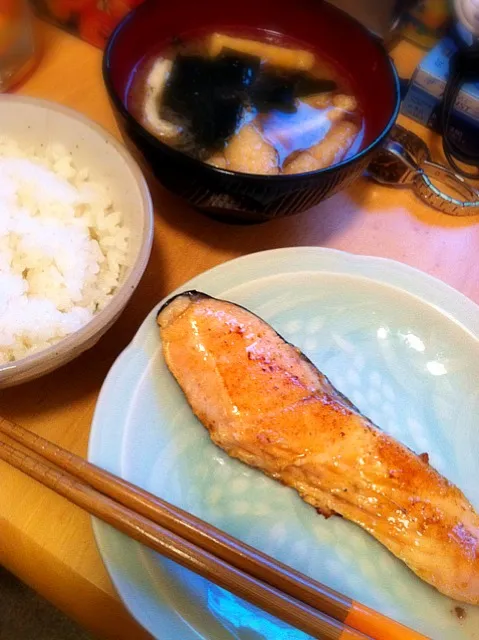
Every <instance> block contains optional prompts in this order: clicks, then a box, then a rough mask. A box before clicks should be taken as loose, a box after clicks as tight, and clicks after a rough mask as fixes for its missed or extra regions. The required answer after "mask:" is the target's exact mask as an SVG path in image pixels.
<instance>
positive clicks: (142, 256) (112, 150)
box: [0, 96, 153, 389]
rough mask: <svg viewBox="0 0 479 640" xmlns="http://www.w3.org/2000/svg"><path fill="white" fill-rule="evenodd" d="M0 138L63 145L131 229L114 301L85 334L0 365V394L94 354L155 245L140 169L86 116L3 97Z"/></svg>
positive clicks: (41, 102) (48, 104)
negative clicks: (108, 193) (107, 193)
mask: <svg viewBox="0 0 479 640" xmlns="http://www.w3.org/2000/svg"><path fill="white" fill-rule="evenodd" d="M0 135H8V136H9V137H11V138H14V139H16V140H17V141H18V142H19V143H20V144H21V145H25V146H30V145H33V146H37V145H40V144H42V143H43V144H46V143H50V142H58V143H60V144H62V145H64V146H65V147H66V148H67V149H68V150H69V151H70V152H71V153H72V156H73V161H74V162H75V163H77V164H78V165H80V166H87V167H89V169H90V171H91V175H93V176H94V178H95V181H97V182H100V181H101V182H102V183H104V184H105V185H107V186H108V188H109V189H110V190H111V195H112V199H113V202H114V204H115V207H116V209H118V210H120V211H121V212H122V214H123V216H124V224H125V225H126V226H128V227H129V229H130V238H129V251H128V266H127V268H126V269H124V272H123V274H122V277H121V281H120V285H119V287H118V289H117V290H116V291H115V293H114V295H113V297H112V299H111V301H110V302H109V303H108V304H107V305H106V307H105V308H104V309H103V310H102V311H100V312H99V313H97V314H96V315H95V316H94V317H93V319H92V320H91V321H90V322H89V323H88V324H86V325H85V326H83V327H82V328H81V329H79V330H78V331H76V332H75V333H72V334H71V335H69V336H67V337H65V338H63V339H62V340H60V341H59V342H57V343H56V344H54V345H53V346H51V347H49V348H46V349H44V350H42V351H39V352H37V353H34V354H32V355H29V356H27V357H25V358H22V359H19V360H17V361H14V362H9V363H6V364H2V365H0V389H4V388H6V387H10V386H14V385H17V384H20V383H23V382H27V381H30V380H33V379H35V378H38V377H39V376H42V375H44V374H46V373H49V372H51V371H53V370H54V369H57V368H58V367H60V366H62V365H64V364H66V363H67V362H69V361H71V360H73V359H74V358H76V357H77V356H79V355H80V354H81V353H83V352H84V351H86V350H87V349H90V348H91V347H92V346H93V345H94V344H96V342H98V340H99V339H100V338H101V336H102V335H103V334H104V333H105V332H106V331H107V330H108V329H109V328H110V327H111V326H112V325H113V323H114V322H115V321H116V320H117V318H118V316H119V315H120V314H121V312H122V311H123V309H124V308H125V306H126V304H127V303H128V301H129V299H130V297H131V296H132V294H133V292H134V290H135V289H136V287H137V285H138V283H139V281H140V279H141V277H142V275H143V273H144V271H145V268H146V265H147V263H148V259H149V257H150V253H151V246H152V240H153V206H152V202H151V197H150V193H149V190H148V186H147V184H146V181H145V179H144V177H143V174H142V173H141V170H140V168H139V167H138V165H137V164H136V162H135V161H134V160H133V158H132V156H131V155H130V153H129V152H128V151H127V150H126V148H125V147H124V146H123V145H122V144H121V143H119V142H118V141H117V140H116V139H115V138H113V136H111V135H110V134H109V133H107V132H106V131H105V130H104V129H103V128H102V127H100V126H98V125H97V124H95V123H94V122H92V121H91V120H89V119H88V118H86V117H84V116H83V115H82V114H80V113H78V112H76V111H73V110H71V109H67V108H66V107H63V106H61V105H58V104H55V103H51V102H47V101H44V100H38V99H35V98H23V97H17V96H0Z"/></svg>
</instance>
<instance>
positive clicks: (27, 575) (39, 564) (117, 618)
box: [0, 23, 479, 640]
mask: <svg viewBox="0 0 479 640" xmlns="http://www.w3.org/2000/svg"><path fill="white" fill-rule="evenodd" d="M38 28H39V35H40V37H41V40H42V43H43V57H42V59H41V62H40V65H39V67H38V68H37V70H36V71H35V73H34V74H33V75H32V76H31V77H30V78H29V80H28V81H27V82H26V83H25V84H24V85H23V86H21V87H20V88H19V89H18V93H21V94H24V95H30V96H37V97H42V98H47V99H50V100H54V101H57V102H60V103H62V104H65V105H67V106H69V107H73V108H75V109H78V110H79V111H82V112H83V113H84V114H86V115H87V116H89V117H90V118H92V119H93V120H95V121H97V122H98V123H100V124H101V125H103V126H104V127H105V128H106V129H108V130H110V131H112V132H113V133H114V134H116V135H118V129H117V127H116V125H115V121H114V117H113V113H112V110H111V108H110V106H109V103H108V100H107V96H106V92H105V89H104V87H103V83H102V77H101V52H100V51H98V50H96V49H94V48H93V47H91V46H89V45H87V44H85V43H83V42H81V41H79V40H77V39H75V38H73V37H71V36H69V35H67V34H65V33H63V32H61V31H59V30H57V29H55V28H53V27H51V26H48V25H45V24H42V23H39V25H38ZM419 56H420V53H419V51H417V50H416V49H415V48H414V47H413V46H412V45H409V44H407V43H401V44H400V45H399V46H398V47H397V48H396V50H395V52H394V58H395V60H396V63H397V66H398V69H399V72H400V74H402V75H406V74H409V73H410V72H411V71H412V70H413V69H414V67H415V65H416V63H417V61H418V59H419ZM406 123H407V125H408V126H410V127H411V128H413V129H414V130H415V131H417V132H419V133H420V134H421V135H422V136H423V137H424V138H425V139H426V140H427V141H428V143H429V144H430V146H431V148H432V150H433V154H434V155H435V157H436V158H438V157H439V141H438V139H437V137H436V136H434V135H433V134H431V133H430V132H428V131H426V130H425V129H423V128H422V127H419V126H418V125H415V124H413V123H411V122H410V121H406ZM151 189H152V193H153V197H154V201H155V209H156V220H155V242H154V248H153V253H152V257H151V260H150V263H149V266H148V269H147V271H146V274H145V276H144V278H143V280H142V282H141V284H140V286H139V288H138V290H137V292H136V293H135V295H134V297H133V299H132V301H131V303H130V304H129V306H128V308H127V309H126V311H125V313H124V314H123V316H122V317H121V318H120V320H119V321H118V322H117V323H116V325H115V326H114V327H113V328H112V329H111V330H110V332H109V333H108V334H107V335H106V336H105V337H104V339H103V340H102V341H101V342H100V344H99V345H97V346H96V347H95V348H94V349H92V350H91V351H90V352H88V353H86V354H84V355H83V356H81V357H80V358H79V359H77V360H76V361H75V362H73V363H71V364H70V365H67V366H66V367H64V368H63V369H61V370H60V371H57V372H55V373H53V374H51V375H49V376H46V377H44V378H42V379H40V380H38V381H36V382H33V383H30V384H26V385H23V386H20V387H17V388H14V389H10V390H6V391H3V392H0V410H1V414H2V415H3V416H4V417H6V418H9V419H11V420H14V421H16V422H18V423H20V424H22V425H23V426H25V427H27V428H30V429H32V430H34V431H36V432H38V433H41V434H42V435H43V436H44V437H46V438H49V439H51V440H53V441H55V442H58V443H59V444H61V445H62V446H64V447H66V448H67V449H70V450H71V451H74V452H75V453H77V454H80V455H85V454H86V450H87V443H88V435H89V428H90V422H91V418H92V414H93V410H94V407H95V402H96V399H97V395H98V392H99V389H100V386H101V384H102V381H103V379H104V377H105V375H106V373H107V371H108V369H109V367H110V366H111V364H112V362H113V360H114V359H115V358H116V356H117V355H118V354H119V353H120V351H121V350H122V349H123V348H124V347H125V346H126V345H127V344H128V342H129V341H130V340H131V338H132V337H133V335H134V333H135V331H136V329H137V328H138V326H139V325H140V323H141V321H142V319H143V318H144V316H145V315H146V314H147V313H148V311H150V309H151V308H152V307H153V306H154V305H155V304H156V303H157V302H158V301H159V300H160V299H161V298H162V297H163V296H165V295H167V294H168V293H169V292H170V291H171V290H173V289H174V288H175V287H177V286H179V285H180V284H182V283H183V282H185V281H186V280H188V279H190V278H191V277H193V276H195V275H197V274H198V273H200V272H202V271H204V270H205V269H208V268H210V267H212V266H214V265H217V264H219V263H221V262H224V261H225V260H229V259H230V258H234V257H236V256H240V255H244V254H247V253H251V252H254V251H260V250H263V249H273V248H276V247H287V246H294V245H314V246H325V247H334V248H336V249H343V250H346V251H350V252H352V253H359V254H367V255H376V256H385V257H389V258H394V259H395V260H399V261H401V262H404V263H407V264H410V265H412V266H414V267H418V268H419V269H421V270H423V271H426V272H428V273H430V274H432V275H435V276H436V277H438V278H440V279H442V280H444V281H445V282H447V283H449V284H450V285H452V286H453V287H455V288H456V289H458V290H459V291H461V292H463V293H464V294H466V295H467V296H469V297H470V298H472V299H473V300H475V301H476V302H478V303H479V261H478V259H477V256H479V219H478V218H462V219H461V218H453V217H448V216H445V215H442V214H440V213H437V212H435V211H433V210H432V209H429V208H427V207H426V206H425V205H423V204H422V203H421V202H419V201H418V200H416V198H415V197H414V196H413V195H412V194H411V193H410V192H408V191H402V190H394V189H391V188H386V187H381V186H378V185H375V184H372V183H370V182H367V181H366V180H364V179H361V180H359V181H358V182H357V183H356V184H355V185H354V186H353V187H352V188H351V189H349V190H348V191H346V192H343V193H340V194H338V195H336V196H334V197H333V198H332V199H331V200H329V201H327V202H325V203H324V204H322V205H321V206H319V207H317V208H316V209H314V210H312V211H309V212H307V213H305V214H302V215H299V216H296V217H293V218H289V219H283V220H277V221H274V222H271V223H268V224H265V225H260V226H255V227H235V226H227V225H225V224H221V223H219V222H214V221H211V220H209V219H208V218H205V217H203V216H201V215H200V214H199V213H197V212H195V211H193V210H191V209H189V208H188V207H187V206H186V205H184V204H182V203H181V202H179V201H178V200H177V199H176V198H175V197H173V196H171V195H169V194H168V193H166V192H165V191H164V190H162V189H161V188H160V187H158V186H157V185H154V184H151ZM0 477H1V482H0V564H3V565H5V566H6V567H7V568H8V569H10V570H11V571H12V572H13V573H15V574H16V575H18V576H19V577H20V578H21V579H22V580H24V581H25V582H27V583H28V584H30V585H31V586H32V587H33V588H35V589H36V590H37V591H39V592H40V593H42V594H43V595H44V596H46V597H47V598H48V599H49V600H51V601H52V602H53V603H54V604H56V605H57V606H58V607H60V608H61V609H63V610H64V611H66V612H67V613H68V614H69V615H71V616H72V617H74V618H75V619H77V620H78V621H80V622H81V623H82V624H83V625H85V626H86V627H87V628H89V629H91V630H92V631H93V632H94V633H96V634H98V636H99V637H101V638H112V639H113V638H114V639H115V640H123V639H125V640H126V639H128V640H131V639H133V638H134V639H135V640H143V639H144V638H148V637H150V636H149V635H148V634H147V633H146V632H145V631H143V630H141V629H140V628H139V627H138V626H137V625H136V623H135V622H134V621H133V620H132V619H131V618H130V616H129V615H128V613H127V612H126V610H125V609H124V607H123V606H122V604H121V603H120V601H119V599H118V597H117V595H116V594H115V591H114V589H113V587H112V585H111V582H110V580H109V578H108V576H107V573H106V571H105V569H104V567H103V564H102V561H101V559H100V556H99V554H98V551H97V548H96V545H95V541H94V538H93V534H92V529H91V525H90V519H89V517H88V516H87V515H86V514H85V513H83V512H82V511H81V510H80V509H77V508H76V507H74V506H72V505H70V504H69V503H68V502H66V501H65V500H63V499H62V498H60V497H59V496H57V495H55V494H53V493H51V492H50V491H48V490H47V489H44V488H43V487H41V486H39V485H38V484H36V483H35V482H33V481H32V480H30V479H28V478H26V477H24V476H23V475H22V474H20V473H19V472H17V471H15V470H13V469H11V468H9V467H8V466H7V465H5V464H4V463H0Z"/></svg>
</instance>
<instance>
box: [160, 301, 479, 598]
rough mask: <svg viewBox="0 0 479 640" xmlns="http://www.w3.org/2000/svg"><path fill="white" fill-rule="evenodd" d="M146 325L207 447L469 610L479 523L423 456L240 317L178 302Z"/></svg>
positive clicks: (300, 357) (217, 307) (262, 325)
mask: <svg viewBox="0 0 479 640" xmlns="http://www.w3.org/2000/svg"><path fill="white" fill-rule="evenodd" d="M157 320H158V324H159V327H160V334H161V341H162V346H163V353H164V357H165V361H166V364H167V366H168V368H169V369H170V371H171V373H172V374H173V375H174V377H175V378H176V380H177V382H178V384H179V385H180V387H181V389H182V390H183V392H184V394H185V396H186V398H187V400H188V402H189V404H190V406H191V408H192V410H193V412H194V413H195V415H196V416H197V417H198V418H199V419H200V420H201V422H202V423H203V425H204V426H205V427H206V429H208V431H209V434H210V436H211V439H212V440H213V442H214V443H215V444H216V445H217V446H219V447H221V448H222V449H224V450H225V451H226V452H227V453H228V454H229V455H230V456H232V457H233V458H238V459H239V460H241V461H242V462H244V463H246V464H248V465H250V466H252V467H255V468H257V469H261V471H263V472H264V473H265V474H266V475H268V476H270V477H271V478H274V479H276V480H279V481H280V482H282V483H283V484H285V485H287V486H290V487H292V488H294V489H295V490H296V491H297V492H298V493H299V495H300V496H301V498H302V499H303V500H305V501H306V502H307V503H309V504H311V505H312V506H313V507H314V508H315V509H317V510H318V511H319V512H321V513H323V514H324V515H326V516H329V515H333V514H339V515H341V516H343V517H344V518H347V519H348V520H351V521H352V522H354V523H356V524H357V525H359V526H360V527H362V528H363V529H365V530H366V531H367V532H368V533H370V534H371V535H372V536H374V537H375V538H376V539H377V540H379V542H381V543H382V544H383V545H384V546H385V547H386V548H387V549H389V551H391V552H392V553H393V554H394V555H395V556H397V557H398V558H399V559H400V560H402V561H403V562H405V563H406V564H407V566H408V567H409V568H410V569H411V570H412V571H414V573H416V574H417V575H418V576H419V577H420V578H422V579H423V580H425V581H426V582H428V583H429V584H431V585H432V586H434V587H435V588H436V589H438V590H439V591H440V592H442V593H444V594H445V595H447V596H450V597H451V598H454V599H455V600H459V601H462V602H467V603H471V604H476V605H477V604H479V516H478V515H477V513H476V512H475V511H474V509H473V507H472V505H471V504H470V503H469V502H468V500H467V499H466V497H465V496H464V495H463V493H462V492H461V491H460V490H459V489H458V488H457V487H456V486H454V485H453V484H451V483H450V482H448V480H446V478H444V477H443V476H441V475H440V474H439V473H438V472H437V471H436V470H435V469H434V468H433V467H432V466H431V465H430V464H429V462H428V460H427V456H425V455H416V454H415V453H414V452H413V451H411V450H410V449H408V448H407V447H405V446H404V445H402V444H401V443H400V442H398V441H397V440H395V439H394V438H392V437H391V436H389V435H388V434H386V433H384V432H383V431H381V430H380V429H379V428H378V427H377V426H376V425H374V424H373V423H372V422H371V421H370V420H368V418H366V417H365V416H363V415H362V414H361V413H360V412H359V410H358V409H357V408H356V407H355V406H354V405H353V404H352V403H351V402H349V400H347V398H345V397H344V396H343V395H342V394H341V393H340V392H339V391H337V390H336V389H335V388H334V387H333V385H332V384H331V383H330V382H329V380H328V379H327V378H326V376H324V375H323V374H322V373H321V372H320V371H318V369H317V368H316V367H315V365H314V364H313V363H312V362H311V361H310V360H309V359H308V358H307V357H306V356H305V355H304V354H302V353H301V352H300V351H299V349H297V348H296V347H294V346H293V345H291V344H289V343H288V342H286V341H285V340H284V339H283V338H282V337H281V336H280V335H278V334H277V333H276V331H274V329H272V327H270V326H269V325H268V324H267V323H266V322H264V321H263V320H262V319H261V318H259V317H258V316H256V315H254V314H253V313H251V312H249V311H247V310H246V309H244V308H242V307H240V306H238V305H236V304H233V303H231V302H226V301H224V300H218V299H215V298H212V297H210V296H207V295H205V294H203V293H199V292H197V291H188V292H186V293H181V294H179V295H177V296H175V297H173V298H172V299H171V300H169V301H168V302H167V303H166V304H165V305H164V306H163V307H162V308H161V309H160V312H159V314H158V318H157Z"/></svg>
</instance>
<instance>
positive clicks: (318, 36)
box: [103, 0, 400, 222]
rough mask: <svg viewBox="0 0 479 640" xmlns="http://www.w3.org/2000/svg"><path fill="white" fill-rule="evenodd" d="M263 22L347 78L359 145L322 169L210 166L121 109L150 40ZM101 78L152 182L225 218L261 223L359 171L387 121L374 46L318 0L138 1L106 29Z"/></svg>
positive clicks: (392, 92)
mask: <svg viewBox="0 0 479 640" xmlns="http://www.w3.org/2000/svg"><path fill="white" fill-rule="evenodd" d="M231 28H239V29H244V30H257V29H267V30H270V31H271V30H272V31H275V32H277V33H280V34H284V35H285V36H289V37H291V38H294V39H296V40H299V41H302V42H303V43H305V45H307V46H309V47H311V48H312V49H315V50H317V51H318V52H319V53H321V52H323V53H324V54H325V55H326V56H328V57H330V58H331V59H332V60H335V61H337V62H338V64H339V65H340V67H341V68H342V69H343V70H345V71H346V72H347V73H348V74H349V76H350V77H351V80H352V83H353V87H354V89H355V93H356V95H357V97H358V99H359V101H360V103H361V105H362V107H363V111H364V118H365V125H366V130H365V139H364V144H363V148H362V149H361V150H360V151H359V152H358V153H357V154H355V155H354V156H352V157H351V158H348V159H347V160H345V161H343V162H340V163H338V164H335V165H333V166H331V167H329V168H326V169H321V170H319V171H312V172H309V173H302V174H294V175H278V176H264V175H251V174H245V173H238V172H234V171H227V170H224V169H217V168H215V167H212V166H210V165H207V164H204V163H202V162H200V161H199V160H196V159H194V158H191V157H189V156H187V155H185V154H184V153H182V152H180V151H177V150H175V149H173V148H172V147H169V146H168V145H166V144H164V143H162V142H160V141H159V140H158V139H156V138H155V137H154V136H153V135H151V134H150V133H149V132H148V131H147V130H146V129H145V128H144V127H142V126H141V125H140V124H139V122H138V121H137V120H136V119H135V118H134V117H133V116H132V115H131V113H130V112H129V111H128V109H127V106H126V96H127V92H128V86H129V82H130V79H131V76H132V73H133V72H134V70H135V68H136V66H137V65H138V62H139V61H140V60H142V59H143V57H144V56H145V55H146V54H148V53H149V52H150V51H151V50H152V49H153V48H154V47H155V46H158V45H160V44H161V43H167V42H168V41H169V40H171V38H172V37H174V36H177V35H180V34H182V33H185V32H188V31H197V30H198V29H205V30H209V31H221V30H224V29H230V30H231ZM103 75H104V80H105V84H106V87H107V90H108V93H109V96H110V99H111V102H112V104H113V107H114V111H115V115H116V118H117V121H118V124H119V126H120V129H121V130H122V132H123V133H124V134H125V136H126V137H127V138H129V139H130V140H131V141H132V142H133V143H134V145H135V146H136V147H137V149H138V150H139V151H140V152H141V154H142V156H143V158H144V159H145V161H146V162H147V164H148V165H149V166H150V168H151V170H152V171H153V173H154V174H155V176H156V177H157V178H158V180H159V181H160V182H161V183H162V184H163V185H164V186H165V187H166V188H167V189H169V190H170V191H172V192H173V193H175V194H177V195H179V196H181V197H182V198H184V199H185V200H187V201H188V202H189V203H190V204H191V205H192V206H194V207H197V208H199V209H201V210H202V211H204V212H206V213H207V214H209V215H211V216H214V217H215V218H219V219H221V220H224V221H227V222H262V221H266V220H270V219H273V218H277V217H281V216H287V215H292V214H295V213H300V212H302V211H305V210H306V209H309V208H311V207H313V206H315V205H317V204H318V203H319V202H321V201H322V200H324V199H325V198H329V197H330V196H332V195H333V194H334V193H336V192H337V191H339V190H340V189H344V188H345V187H347V186H348V185H349V184H350V183H351V182H352V181H353V180H354V179H355V178H356V177H357V176H359V175H360V174H361V173H363V171H364V170H365V168H366V167H367V165H368V163H369V162H370V161H371V159H372V156H373V154H374V152H375V150H377V148H378V147H379V146H380V144H381V142H382V141H383V140H384V139H385V137H386V136H387V134H388V132H389V130H390V129H391V127H392V125H393V124H394V122H395V120H396V117H397V113H398V110H399V104H400V93H399V82H398V78H397V74H396V71H395V69H394V66H393V64H392V62H391V60H390V59H389V56H388V55H387V53H386V51H385V50H384V48H383V47H382V45H381V44H380V43H379V41H377V40H376V39H375V37H374V36H372V35H371V34H370V33H369V32H368V31H367V30H366V29H365V28H364V27H363V26H362V25H360V24H359V23H358V22H356V21H355V20H353V19H352V18H350V17H349V16H348V15H346V14H345V13H343V12H341V11H339V10H338V9H336V8H334V7H332V6H331V5H330V4H328V3H326V2H322V1H321V0H291V1H286V0H241V2H224V0H223V1H222V2H220V1H219V0H208V1H207V2H199V1H198V0H172V1H171V2H163V1H162V0H147V1H146V2H145V3H143V4H141V5H140V6H139V7H138V8H137V9H135V10H134V11H133V12H132V13H130V14H129V15H128V16H126V18H125V19H124V20H123V21H122V22H121V23H120V24H119V25H118V27H117V28H116V30H115V31H114V32H113V34H112V36H111V38H110V40H109V42H108V45H107V47H106V50H105V55H104V61H103Z"/></svg>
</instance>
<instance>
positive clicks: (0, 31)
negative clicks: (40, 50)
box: [0, 0, 35, 92]
mask: <svg viewBox="0 0 479 640" xmlns="http://www.w3.org/2000/svg"><path fill="white" fill-rule="evenodd" d="M34 61H35V45H34V37H33V25H32V18H31V13H30V10H29V6H28V2H27V0H0V92H2V91H7V89H9V88H10V87H11V86H12V85H13V84H15V83H16V82H19V81H20V80H21V79H22V78H23V77H24V76H25V75H26V74H27V73H28V71H30V70H31V68H32V67H33V64H34Z"/></svg>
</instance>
